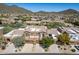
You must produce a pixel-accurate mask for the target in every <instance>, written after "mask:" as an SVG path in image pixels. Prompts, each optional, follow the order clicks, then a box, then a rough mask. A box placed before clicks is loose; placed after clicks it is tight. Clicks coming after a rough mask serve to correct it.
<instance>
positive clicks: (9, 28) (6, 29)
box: [3, 26, 13, 34]
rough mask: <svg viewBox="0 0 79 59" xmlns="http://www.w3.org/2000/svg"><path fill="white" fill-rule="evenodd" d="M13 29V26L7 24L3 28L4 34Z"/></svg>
mask: <svg viewBox="0 0 79 59" xmlns="http://www.w3.org/2000/svg"><path fill="white" fill-rule="evenodd" d="M12 29H13V28H12V27H10V26H6V27H4V28H3V32H4V34H6V33H8V32H10V31H11V30H12Z"/></svg>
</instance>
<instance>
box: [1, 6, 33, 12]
mask: <svg viewBox="0 0 79 59" xmlns="http://www.w3.org/2000/svg"><path fill="white" fill-rule="evenodd" d="M0 13H32V11H30V10H27V9H24V8H22V7H18V6H16V5H12V6H8V5H6V4H0Z"/></svg>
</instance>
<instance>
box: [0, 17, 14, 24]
mask: <svg viewBox="0 0 79 59" xmlns="http://www.w3.org/2000/svg"><path fill="white" fill-rule="evenodd" d="M1 23H2V24H11V23H15V20H14V19H12V18H2V20H1Z"/></svg>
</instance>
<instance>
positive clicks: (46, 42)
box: [39, 37, 54, 49]
mask: <svg viewBox="0 0 79 59" xmlns="http://www.w3.org/2000/svg"><path fill="white" fill-rule="evenodd" d="M53 43H54V40H53V39H52V38H50V37H44V38H43V39H42V40H41V41H40V42H39V44H40V45H41V46H42V47H43V48H47V49H48V47H49V46H50V45H52V44H53Z"/></svg>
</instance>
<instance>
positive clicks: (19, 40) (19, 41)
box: [12, 37, 25, 48]
mask: <svg viewBox="0 0 79 59" xmlns="http://www.w3.org/2000/svg"><path fill="white" fill-rule="evenodd" d="M12 42H13V44H14V45H15V47H16V48H19V47H22V46H24V44H25V39H24V38H23V37H16V38H14V39H13V40H12Z"/></svg>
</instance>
